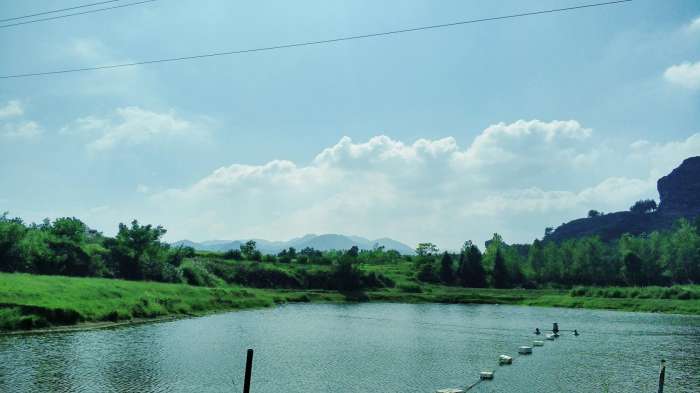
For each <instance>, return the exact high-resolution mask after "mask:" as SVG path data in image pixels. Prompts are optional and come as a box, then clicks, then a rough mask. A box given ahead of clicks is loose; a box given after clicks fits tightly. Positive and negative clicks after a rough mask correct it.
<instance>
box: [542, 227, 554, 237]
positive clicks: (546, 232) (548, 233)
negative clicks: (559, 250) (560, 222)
mask: <svg viewBox="0 0 700 393" xmlns="http://www.w3.org/2000/svg"><path fill="white" fill-rule="evenodd" d="M552 233H554V228H552V227H547V228H545V229H544V238H545V239H546V238H548V237H550V236H551V235H552Z"/></svg>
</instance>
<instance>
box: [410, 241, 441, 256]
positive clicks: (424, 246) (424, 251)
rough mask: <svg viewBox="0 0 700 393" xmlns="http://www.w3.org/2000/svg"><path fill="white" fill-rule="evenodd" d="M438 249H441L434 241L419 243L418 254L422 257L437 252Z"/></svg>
mask: <svg viewBox="0 0 700 393" xmlns="http://www.w3.org/2000/svg"><path fill="white" fill-rule="evenodd" d="M438 251H440V250H439V249H438V247H437V246H436V245H435V244H433V243H418V246H417V247H416V254H418V256H421V257H424V256H428V255H433V254H437V253H438Z"/></svg>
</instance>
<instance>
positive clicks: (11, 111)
mask: <svg viewBox="0 0 700 393" xmlns="http://www.w3.org/2000/svg"><path fill="white" fill-rule="evenodd" d="M23 115H24V107H23V106H22V104H21V103H20V102H19V101H18V100H11V101H8V102H7V103H6V104H5V105H3V106H0V121H1V122H0V135H1V136H3V137H4V138H6V139H24V140H31V139H36V138H37V137H38V136H40V135H41V134H42V133H43V130H42V128H41V126H40V125H39V123H37V122H35V121H30V120H24V119H22V116H23ZM17 117H19V119H15V118H17ZM10 119H11V120H10Z"/></svg>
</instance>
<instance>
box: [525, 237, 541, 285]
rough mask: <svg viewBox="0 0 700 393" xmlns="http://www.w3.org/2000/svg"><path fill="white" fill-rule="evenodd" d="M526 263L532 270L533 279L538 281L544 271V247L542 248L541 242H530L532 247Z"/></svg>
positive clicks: (536, 240) (537, 240)
mask: <svg viewBox="0 0 700 393" xmlns="http://www.w3.org/2000/svg"><path fill="white" fill-rule="evenodd" d="M527 263H528V265H530V268H532V271H533V273H534V274H535V278H536V279H537V280H538V281H540V280H541V279H542V271H543V270H544V264H545V258H544V247H542V242H541V241H540V240H539V239H535V241H533V242H532V246H530V249H529V250H528V255H527Z"/></svg>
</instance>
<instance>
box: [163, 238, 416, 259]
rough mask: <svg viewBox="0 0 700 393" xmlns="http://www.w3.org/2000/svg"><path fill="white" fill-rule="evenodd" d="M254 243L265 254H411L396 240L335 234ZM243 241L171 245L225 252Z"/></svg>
mask: <svg viewBox="0 0 700 393" xmlns="http://www.w3.org/2000/svg"><path fill="white" fill-rule="evenodd" d="M253 240H255V241H256V243H257V246H258V249H259V250H260V251H261V252H262V253H265V254H277V253H279V252H280V251H282V250H283V249H285V248H289V247H294V248H296V249H298V250H301V249H304V248H306V247H311V248H314V249H316V250H320V251H329V250H348V249H350V248H351V247H353V246H357V247H358V248H359V249H361V250H371V249H373V248H374V247H375V245H378V246H383V247H384V248H385V249H386V250H396V251H398V252H399V253H401V254H413V249H412V248H411V247H409V246H407V245H406V244H404V243H401V242H399V241H398V240H394V239H390V238H386V237H384V238H380V239H376V240H369V239H367V238H364V237H361V236H346V235H341V234H336V233H326V234H321V235H315V234H307V235H304V236H302V237H297V238H293V239H291V240H289V241H268V240H264V239H253ZM246 241H247V239H245V240H233V241H218V240H217V241H204V242H192V241H189V240H180V241H178V242H175V243H173V245H175V246H178V245H183V246H189V247H193V248H195V249H197V250H202V251H227V250H230V249H237V248H239V247H240V245H241V244H243V243H245V242H246Z"/></svg>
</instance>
